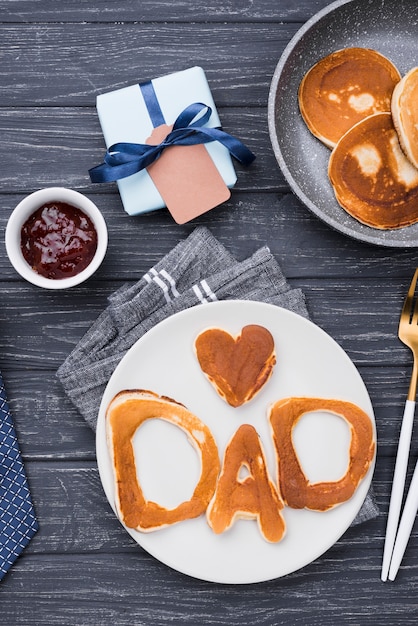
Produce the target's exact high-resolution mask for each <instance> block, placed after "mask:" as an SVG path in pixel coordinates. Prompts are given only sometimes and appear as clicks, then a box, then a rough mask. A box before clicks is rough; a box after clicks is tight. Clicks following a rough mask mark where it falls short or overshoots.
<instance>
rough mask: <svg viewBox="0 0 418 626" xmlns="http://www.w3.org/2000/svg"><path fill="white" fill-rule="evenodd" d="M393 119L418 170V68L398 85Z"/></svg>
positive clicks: (403, 144) (407, 152) (394, 96)
mask: <svg viewBox="0 0 418 626" xmlns="http://www.w3.org/2000/svg"><path fill="white" fill-rule="evenodd" d="M392 117H393V123H394V125H395V128H396V131H397V133H398V136H399V141H400V144H401V146H402V149H403V150H404V152H405V154H406V156H407V157H408V159H409V160H410V161H411V163H412V164H413V165H415V167H417V168H418V67H414V68H413V69H412V70H410V71H409V72H408V73H407V74H406V75H405V76H404V77H403V78H402V80H401V81H399V83H398V84H397V85H396V87H395V89H394V91H393V95H392Z"/></svg>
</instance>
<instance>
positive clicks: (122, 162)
mask: <svg viewBox="0 0 418 626" xmlns="http://www.w3.org/2000/svg"><path fill="white" fill-rule="evenodd" d="M211 114H212V109H211V108H210V107H209V106H207V105H205V104H202V103H201V102H195V103H193V104H191V105H190V106H188V107H187V108H186V109H184V111H182V113H180V115H179V116H178V118H177V119H176V121H175V122H174V126H173V130H172V131H171V132H170V133H169V134H168V135H167V137H166V138H165V139H164V141H162V142H161V143H160V144H158V145H157V146H152V145H148V144H140V143H125V142H120V143H115V144H113V145H112V146H110V147H109V148H108V150H107V152H106V154H105V157H104V163H102V164H101V165H97V166H96V167H93V168H92V169H90V170H89V174H90V179H91V182H92V183H107V182H112V181H116V180H120V179H121V178H126V177H127V176H132V174H136V173H137V172H140V171H141V170H143V169H144V168H146V167H148V166H149V165H151V163H153V162H154V161H155V160H156V159H158V158H159V157H160V156H161V154H162V152H163V151H164V150H165V148H168V147H170V146H193V145H197V144H203V143H209V142H211V141H219V142H220V143H221V144H222V145H224V146H225V147H226V148H228V150H229V152H230V153H231V155H232V156H233V157H234V158H235V159H237V160H238V161H239V162H240V163H242V164H243V165H250V164H251V163H252V162H253V161H254V159H255V155H254V154H253V153H252V152H251V150H249V149H248V148H247V147H246V146H244V144H243V143H241V141H239V140H238V139H236V138H235V137H233V136H232V135H229V134H228V133H225V132H224V131H223V130H221V129H220V128H202V127H203V126H204V124H206V122H207V121H208V120H209V118H210V116H211ZM197 116H200V117H197ZM196 118H197V119H196ZM193 120H195V121H193Z"/></svg>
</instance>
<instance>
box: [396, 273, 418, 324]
mask: <svg viewBox="0 0 418 626" xmlns="http://www.w3.org/2000/svg"><path fill="white" fill-rule="evenodd" d="M417 280H418V267H417V269H416V270H415V273H414V276H413V278H412V280H411V284H410V285H409V289H408V293H407V294H406V298H405V302H404V305H403V307H402V314H401V319H400V323H402V321H404V320H403V318H405V316H408V317H409V323H410V322H411V319H412V316H413V314H414V313H415V311H414V310H413V308H412V307H413V303H414V295H415V290H416V286H417ZM415 309H416V306H415Z"/></svg>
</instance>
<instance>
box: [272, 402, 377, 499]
mask: <svg viewBox="0 0 418 626" xmlns="http://www.w3.org/2000/svg"><path fill="white" fill-rule="evenodd" d="M315 411H316V412H317V411H322V412H328V413H331V414H334V415H336V416H338V417H341V418H343V419H344V420H345V421H346V422H347V424H348V426H349V428H350V432H351V441H350V450H349V463H348V468H347V471H346V473H345V474H344V476H342V477H341V478H340V479H339V480H337V481H333V482H318V483H311V482H310V481H309V480H308V479H307V477H306V476H305V474H304V472H303V469H302V466H301V464H300V462H299V459H298V456H297V452H296V450H295V448H294V445H293V440H292V433H293V429H294V427H295V426H296V424H297V423H298V421H299V420H300V419H301V417H302V416H303V415H306V414H307V413H312V412H315ZM269 419H270V424H271V427H272V430H273V440H274V443H275V451H276V455H277V464H278V475H279V482H280V491H281V495H282V498H283V500H284V502H285V503H286V504H287V505H288V506H290V507H292V508H294V509H302V508H306V509H310V510H313V511H327V510H328V509H330V508H332V507H334V506H336V505H338V504H341V503H342V502H346V501H347V500H349V499H350V498H351V497H352V496H353V494H354V492H355V491H356V489H357V487H358V485H359V483H360V481H361V480H362V479H363V478H364V476H365V475H366V473H367V471H368V469H369V467H370V465H371V463H372V461H373V459H374V455H375V450H376V444H375V441H374V431H373V425H372V422H371V420H370V418H369V416H368V415H367V413H366V412H365V411H363V410H362V409H361V408H360V407H359V406H357V405H356V404H353V403H352V402H348V401H345V400H335V399H332V398H329V399H327V398H303V397H302V398H284V399H283V400H279V401H278V402H276V403H275V404H274V405H273V406H272V407H271V410H270V415H269Z"/></svg>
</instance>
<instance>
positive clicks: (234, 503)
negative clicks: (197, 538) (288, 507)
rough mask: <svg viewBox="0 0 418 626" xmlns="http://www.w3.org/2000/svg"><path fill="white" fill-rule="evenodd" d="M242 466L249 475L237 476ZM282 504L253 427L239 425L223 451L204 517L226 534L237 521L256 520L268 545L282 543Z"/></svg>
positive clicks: (284, 527)
mask: <svg viewBox="0 0 418 626" xmlns="http://www.w3.org/2000/svg"><path fill="white" fill-rule="evenodd" d="M243 466H244V467H245V468H246V469H247V471H248V475H246V476H245V478H242V477H241V476H240V472H241V469H242V468H243ZM283 507H284V504H283V501H282V499H281V497H280V495H279V493H278V491H277V490H276V487H275V486H274V484H273V482H272V481H271V480H270V478H269V474H268V470H267V465H266V459H265V455H264V451H263V447H262V444H261V440H260V438H259V436H258V433H257V431H256V430H255V428H254V426H251V425H250V424H242V425H241V426H240V427H239V428H238V430H237V431H236V433H235V434H234V435H233V436H232V438H231V440H230V442H229V443H228V445H227V447H226V449H225V455H224V461H223V464H222V471H221V475H220V476H219V480H218V484H217V487H216V491H215V495H214V497H213V499H212V501H211V502H210V504H209V506H208V509H207V512H206V517H207V520H208V524H209V526H210V527H211V528H212V530H213V531H214V532H215V533H217V534H220V533H223V532H224V531H226V530H228V528H230V527H231V526H232V525H233V524H234V522H235V521H236V520H237V519H240V518H241V519H256V520H257V522H258V526H259V529H260V532H261V534H262V536H263V537H264V539H265V540H266V541H269V542H278V541H281V540H282V539H283V537H284V535H285V532H286V525H285V522H284V518H283V516H282V514H281V510H282V509H283Z"/></svg>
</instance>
